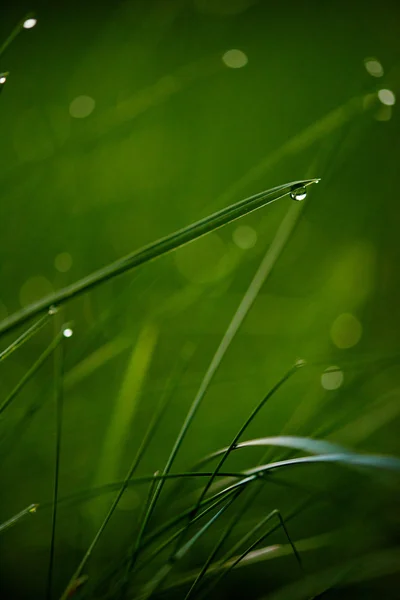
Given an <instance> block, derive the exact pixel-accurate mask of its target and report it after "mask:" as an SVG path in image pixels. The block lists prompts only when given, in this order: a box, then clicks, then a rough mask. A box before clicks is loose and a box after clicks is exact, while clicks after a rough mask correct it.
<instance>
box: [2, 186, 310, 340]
mask: <svg viewBox="0 0 400 600" xmlns="http://www.w3.org/2000/svg"><path fill="white" fill-rule="evenodd" d="M318 181H319V180H318V179H306V180H302V181H295V182H292V183H288V184H284V185H279V186H277V187H275V188H271V189H270V190H266V191H264V192H260V193H258V194H255V195H253V196H250V197H249V198H245V199H244V200H241V201H239V202H237V203H236V204H232V205H230V206H228V207H226V208H224V209H222V210H220V211H218V212H216V213H214V214H212V215H209V216H208V217H205V218H204V219H201V220H200V221H197V222H196V223H193V224H191V225H189V226H187V227H185V228H183V229H180V230H179V231H176V232H175V233H172V234H170V235H168V236H166V237H164V238H161V239H160V240H157V241H156V242H153V243H151V244H149V245H148V246H145V247H144V248H142V249H141V250H138V251H136V252H133V253H132V254H129V255H128V256H125V257H123V258H121V259H119V260H117V261H115V262H113V263H111V264H110V265H108V266H107V267H104V268H103V269H99V270H98V271H95V272H93V273H91V274H90V275H88V276H87V277H84V278H83V279H81V280H79V281H77V282H76V283H73V284H72V285H69V286H67V287H65V288H63V289H61V290H59V291H58V292H56V293H54V294H51V295H49V296H46V297H45V298H42V299H41V300H39V301H38V302H35V303H33V304H30V305H29V306H27V307H26V308H24V309H22V310H21V311H19V312H16V313H14V314H13V315H11V317H9V318H8V319H6V320H4V321H3V322H2V323H0V334H4V333H5V332H7V331H10V330H12V329H14V328H15V327H17V326H19V325H22V323H25V322H26V321H27V320H28V319H31V318H32V317H34V316H35V315H37V314H39V313H41V312H43V311H44V310H48V309H49V308H50V306H60V305H61V304H63V303H64V302H66V301H67V300H71V299H72V298H75V297H76V296H79V295H81V294H83V293H86V292H88V291H89V290H91V289H93V288H95V287H97V286H98V285H100V284H102V283H104V282H106V281H109V280H110V279H113V278H114V277H116V276H117V275H121V274H122V273H125V272H127V271H130V270H132V269H134V268H135V267H138V266H140V265H143V264H145V263H147V262H149V261H151V260H154V259H156V258H158V257H160V256H163V255H164V254H167V253H168V252H171V251H172V250H175V249H176V248H179V247H181V246H183V245H185V244H188V243H189V242H192V241H193V240H195V239H198V238H200V237H202V236H203V235H206V234H207V233H210V232H211V231H214V230H215V229H218V228H220V227H223V226H224V225H226V224H228V223H231V222H232V221H235V220H236V219H240V218H241V217H243V216H244V215H246V214H249V213H251V212H253V211H255V210H257V209H259V208H261V207H262V206H265V205H267V204H270V203H271V202H275V201H276V200H279V199H280V198H283V197H284V196H287V195H288V194H290V193H292V192H294V191H295V190H297V189H299V188H302V187H306V186H309V185H311V184H312V183H316V182H318Z"/></svg>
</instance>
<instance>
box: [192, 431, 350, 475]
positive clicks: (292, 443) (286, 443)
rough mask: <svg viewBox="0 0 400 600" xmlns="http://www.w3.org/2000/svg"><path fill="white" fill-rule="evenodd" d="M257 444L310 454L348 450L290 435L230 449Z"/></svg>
mask: <svg viewBox="0 0 400 600" xmlns="http://www.w3.org/2000/svg"><path fill="white" fill-rule="evenodd" d="M258 446H279V447H283V448H293V449H295V450H303V451H304V452H310V453H311V454H330V453H332V454H334V453H336V454H338V453H340V452H348V450H347V449H346V448H344V447H343V446H340V445H339V444H334V443H332V442H326V441H325V440H314V439H312V438H307V437H297V436H291V435H282V436H276V437H265V438H256V439H254V440H247V441H246V442H238V443H236V444H234V445H233V447H232V448H231V451H232V452H233V451H234V450H239V449H240V448H251V447H258ZM229 448H230V446H226V447H225V448H221V449H220V450H216V451H215V452H212V453H211V454H208V455H207V456H205V457H204V458H202V459H201V460H200V461H199V462H198V463H196V465H195V466H194V467H193V470H195V469H198V468H200V467H203V466H204V465H205V464H207V463H208V462H209V461H211V460H213V459H214V458H218V456H221V454H222V455H225V454H226V453H227V451H228V450H229Z"/></svg>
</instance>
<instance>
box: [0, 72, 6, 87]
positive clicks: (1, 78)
mask: <svg viewBox="0 0 400 600" xmlns="http://www.w3.org/2000/svg"><path fill="white" fill-rule="evenodd" d="M6 81H7V76H6V75H3V74H2V75H0V84H1V85H3V84H4V83H5V82H6Z"/></svg>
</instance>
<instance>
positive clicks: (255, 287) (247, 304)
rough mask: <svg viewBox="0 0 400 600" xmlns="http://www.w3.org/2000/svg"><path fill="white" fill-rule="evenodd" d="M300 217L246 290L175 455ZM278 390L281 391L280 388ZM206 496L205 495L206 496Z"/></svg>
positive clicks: (281, 233) (283, 228)
mask: <svg viewBox="0 0 400 600" xmlns="http://www.w3.org/2000/svg"><path fill="white" fill-rule="evenodd" d="M299 214H300V212H299V211H298V210H297V208H296V209H295V210H294V212H293V210H292V209H290V210H289V211H288V212H287V214H286V216H285V218H284V219H283V221H282V223H281V225H280V227H279V228H278V231H277V233H276V235H275V237H274V239H273V241H272V243H271V245H270V247H269V248H268V250H267V252H266V254H265V256H264V258H263V260H262V261H261V264H260V265H259V267H258V269H257V271H256V273H255V275H254V277H253V279H252V281H251V283H250V285H249V287H248V289H247V290H246V293H245V294H244V296H243V298H242V300H241V302H240V304H239V306H238V308H237V310H236V312H235V314H234V316H233V318H232V320H231V322H230V324H229V326H228V328H227V330H226V332H225V334H224V336H223V338H222V340H221V342H220V345H219V346H218V348H217V350H216V353H215V354H214V356H213V358H212V360H211V363H210V365H209V367H208V369H207V371H206V373H205V375H204V377H203V380H202V382H201V384H200V388H199V390H198V392H197V395H196V397H195V399H194V401H193V404H192V406H191V408H190V410H189V413H188V415H187V418H186V421H185V423H184V424H183V426H182V429H181V432H180V433H179V435H178V438H177V440H176V443H175V447H174V449H173V451H172V454H173V453H174V452H175V454H176V453H177V451H178V449H179V446H180V445H181V443H182V440H183V437H184V435H185V434H186V431H187V429H188V427H189V425H190V422H191V421H192V420H193V418H194V416H195V413H196V411H197V409H198V407H199V405H200V403H201V401H202V399H203V398H204V396H205V394H206V392H207V389H208V387H209V386H210V383H211V381H212V379H213V377H214V376H215V373H216V372H217V370H218V369H219V366H220V364H221V362H222V360H223V358H224V356H225V354H226V352H227V350H228V348H229V346H230V344H231V342H232V340H233V338H234V337H235V335H236V334H237V332H238V331H239V329H240V327H241V325H242V323H243V321H244V319H245V318H246V316H247V314H248V312H249V310H250V309H251V307H252V305H253V303H254V301H255V299H256V297H257V296H258V294H259V292H260V290H261V288H262V286H263V285H264V283H265V280H266V279H267V277H268V275H269V273H270V272H271V270H272V268H273V266H274V264H275V263H276V261H277V259H278V258H279V256H280V254H281V252H282V250H283V248H284V247H285V245H286V243H287V241H288V239H289V237H290V235H291V233H292V231H293V229H294V227H295V225H296V223H297V220H298V218H299ZM290 375H291V373H290V374H289V375H288V376H290ZM282 383H283V382H282ZM278 387H279V385H278ZM276 389H277V388H276ZM274 391H275V390H273V392H274ZM273 392H272V393H273ZM267 399H268V398H267ZM253 416H255V415H253ZM251 418H252V417H251ZM217 470H218V467H217ZM211 483H212V481H211ZM211 483H210V482H209V483H208V484H207V485H206V487H205V491H204V493H206V491H207V489H208V488H209V486H210V485H211ZM204 493H203V495H204Z"/></svg>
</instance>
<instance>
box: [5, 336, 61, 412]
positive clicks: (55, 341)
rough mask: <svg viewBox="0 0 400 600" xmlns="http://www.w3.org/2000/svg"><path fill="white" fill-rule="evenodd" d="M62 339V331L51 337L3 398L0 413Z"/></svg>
mask: <svg viewBox="0 0 400 600" xmlns="http://www.w3.org/2000/svg"><path fill="white" fill-rule="evenodd" d="M62 340H63V332H62V331H60V333H59V334H58V335H57V336H56V337H55V338H54V339H53V341H52V342H51V344H49V346H48V347H47V348H46V350H45V351H44V352H43V353H42V354H41V355H40V356H39V358H38V359H37V361H36V362H35V363H34V364H33V365H32V366H31V368H30V369H28V371H27V372H26V373H25V375H24V376H23V377H22V378H21V380H20V381H19V383H17V385H16V386H15V388H14V389H13V390H12V391H11V392H10V394H9V395H8V396H7V398H6V399H5V400H4V402H3V403H2V405H1V406H0V415H1V414H2V413H3V412H4V411H5V409H6V408H7V407H8V406H9V405H10V404H11V402H12V401H13V400H14V398H15V397H16V396H17V394H18V393H19V392H20V391H21V390H22V388H23V387H24V386H25V385H26V384H27V383H28V381H29V380H30V379H31V378H32V377H33V376H34V375H35V373H36V372H37V371H38V369H40V367H41V366H42V365H43V363H45V362H46V360H47V359H48V358H49V356H50V355H51V354H52V353H53V352H54V350H55V349H56V348H57V346H58V345H59V344H60V342H61V341H62Z"/></svg>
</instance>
